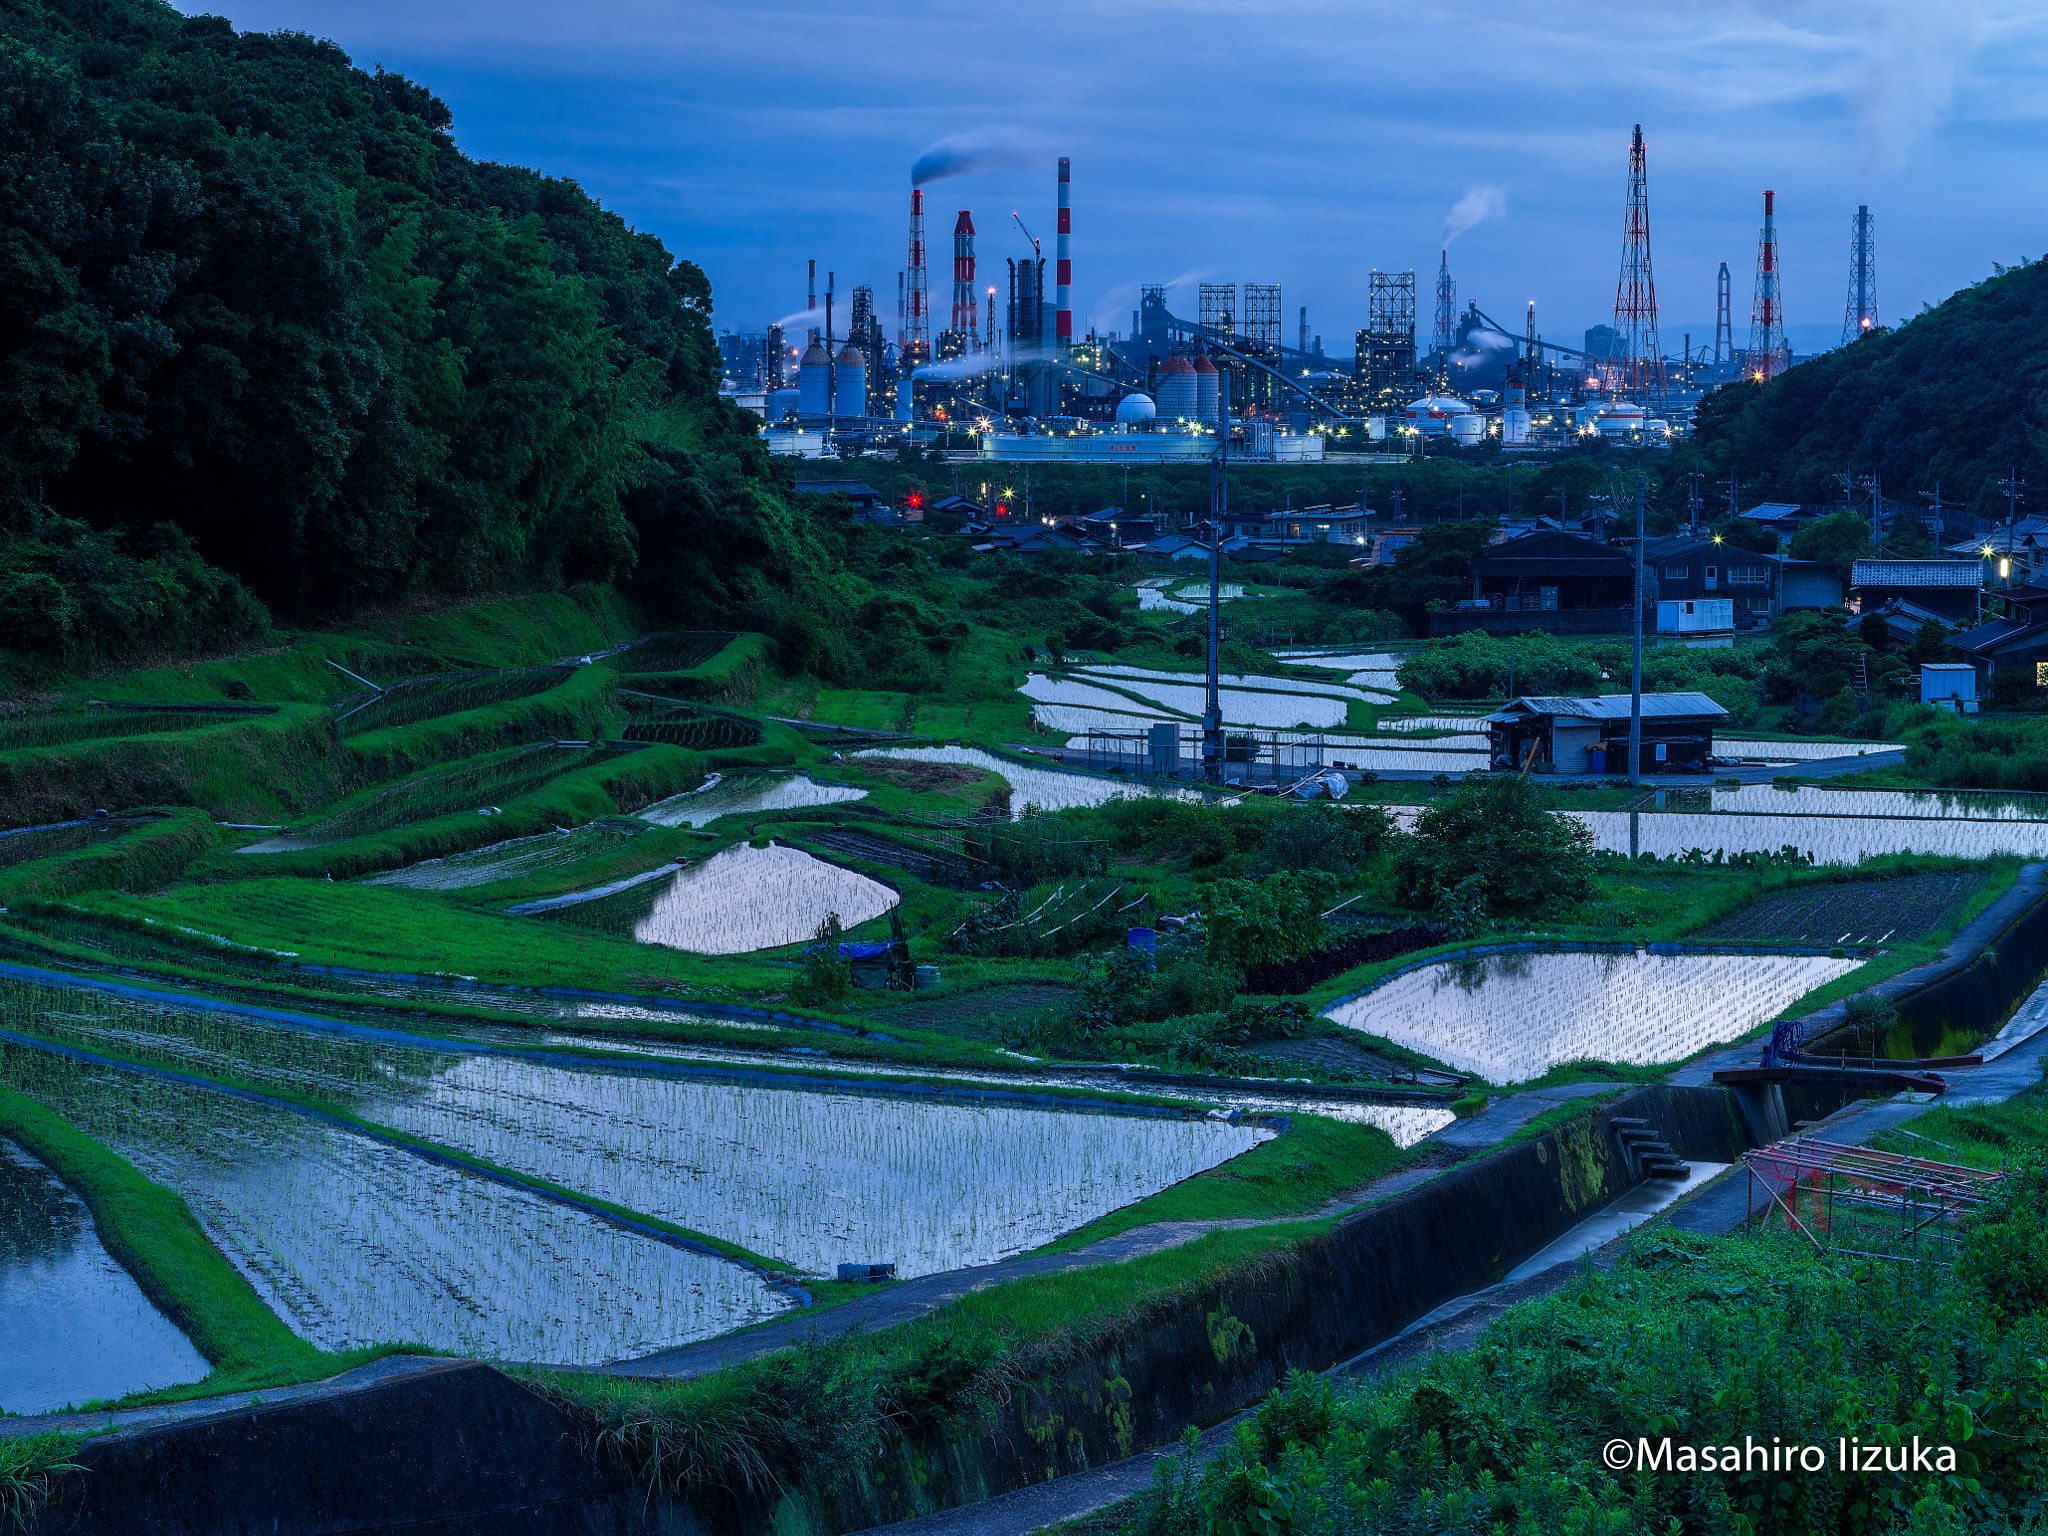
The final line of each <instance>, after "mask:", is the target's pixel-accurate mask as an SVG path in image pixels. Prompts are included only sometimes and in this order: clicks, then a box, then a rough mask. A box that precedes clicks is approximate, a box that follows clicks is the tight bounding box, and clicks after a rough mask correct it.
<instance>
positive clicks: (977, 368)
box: [911, 352, 1002, 379]
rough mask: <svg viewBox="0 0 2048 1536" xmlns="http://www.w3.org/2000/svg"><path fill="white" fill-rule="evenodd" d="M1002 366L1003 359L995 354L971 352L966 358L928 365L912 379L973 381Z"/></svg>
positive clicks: (913, 375)
mask: <svg viewBox="0 0 2048 1536" xmlns="http://www.w3.org/2000/svg"><path fill="white" fill-rule="evenodd" d="M1001 366H1002V359H1001V358H999V357H997V356H996V354H995V353H993V352H970V353H968V354H967V355H966V356H965V357H955V358H951V359H948V360H947V361H946V362H943V363H926V364H925V365H924V366H923V367H922V368H920V369H918V370H917V372H916V373H914V374H912V375H911V377H912V378H914V379H972V378H977V377H979V376H980V375H981V374H984V373H988V372H991V371H992V370H994V369H996V368H1000V367H1001Z"/></svg>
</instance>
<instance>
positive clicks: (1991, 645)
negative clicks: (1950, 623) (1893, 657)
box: [1948, 587, 2048, 691]
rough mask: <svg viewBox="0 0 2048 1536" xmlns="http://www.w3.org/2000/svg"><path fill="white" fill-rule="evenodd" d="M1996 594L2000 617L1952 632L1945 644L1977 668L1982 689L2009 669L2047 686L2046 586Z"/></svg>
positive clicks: (2047, 633) (2038, 685)
mask: <svg viewBox="0 0 2048 1536" xmlns="http://www.w3.org/2000/svg"><path fill="white" fill-rule="evenodd" d="M1999 597H2000V604H2001V606H2002V607H2003V608H2004V609H2005V612H2004V614H2003V615H2002V616H2001V617H1999V618H1995V619H1993V620H1991V621H1990V622H1989V623H1987V624H1979V625H1976V626H1974V627H1973V628H1970V629H1966V630H1964V631H1963V632H1962V633H1961V634H1958V635H1951V636H1950V637H1949V642H1948V643H1949V644H1950V645H1951V646H1953V647H1954V648H1955V649H1956V650H1958V651H1960V652H1962V654H1963V655H1964V657H1966V658H1967V659H1968V660H1969V663H1970V665H1971V666H1973V667H1975V668H1976V669H1977V676H1978V678H1979V680H1980V681H1981V682H1983V683H1984V685H1985V688H1984V690H1982V691H1988V690H1989V685H1990V682H1991V679H1992V677H1993V676H1994V675H1995V674H1997V673H1999V672H2004V671H2008V670H2016V671H2021V672H2024V673H2026V674H2027V676H2028V680H2029V681H2031V682H2032V683H2033V684H2034V685H2035V686H2037V687H2048V587H2014V588H2012V589H2011V590H2010V591H2007V592H2004V593H2001V594H2000V595H1999Z"/></svg>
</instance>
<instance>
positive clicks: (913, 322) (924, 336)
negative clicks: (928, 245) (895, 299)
mask: <svg viewBox="0 0 2048 1536" xmlns="http://www.w3.org/2000/svg"><path fill="white" fill-rule="evenodd" d="M906 265H907V266H908V267H909V293H908V299H909V311H910V312H909V316H908V319H909V325H908V330H909V332H910V335H909V337H908V339H907V340H906V341H905V343H904V348H903V354H904V355H903V364H904V368H905V371H908V370H910V369H913V368H916V367H917V366H919V365H920V364H922V363H928V362H930V361H931V360H932V330H931V310H930V307H929V304H928V294H927V289H926V285H925V269H924V193H922V192H918V191H913V192H912V193H911V194H910V260H909V262H908V263H906Z"/></svg>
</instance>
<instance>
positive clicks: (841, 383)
mask: <svg viewBox="0 0 2048 1536" xmlns="http://www.w3.org/2000/svg"><path fill="white" fill-rule="evenodd" d="M832 395H833V403H832V414H833V416H834V417H836V418H837V419H839V420H842V421H844V420H847V419H852V420H855V421H858V420H862V419H864V418H865V417H866V416H867V413H868V360H867V358H865V357H864V356H862V355H861V351H860V348H858V347H856V346H854V345H852V344H851V343H848V344H847V345H846V346H843V347H841V348H840V349H839V360H838V362H837V363H836V365H835V366H834V369H833V380H832Z"/></svg>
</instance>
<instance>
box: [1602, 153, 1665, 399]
mask: <svg viewBox="0 0 2048 1536" xmlns="http://www.w3.org/2000/svg"><path fill="white" fill-rule="evenodd" d="M1614 329H1615V330H1616V331H1617V332H1619V333H1620V340H1619V341H1618V342H1617V343H1616V345H1615V353H1614V360H1613V362H1612V363H1610V364H1609V365H1608V368H1607V387H1608V390H1609V391H1610V392H1611V393H1613V394H1616V395H1634V396H1636V397H1637V398H1638V399H1642V400H1659V399H1662V398H1663V395H1664V349H1663V347H1662V345H1661V344H1660V343H1659V342H1658V339H1657V279H1656V278H1655V276H1653V275H1652V273H1651V270H1650V187H1649V178H1648V176H1647V174H1646V172H1645V170H1644V162H1643V125H1642V124H1641V123H1637V124H1636V131H1635V136H1634V137H1633V138H1632V139H1630V140H1629V146H1628V212H1627V213H1626V215H1624V217H1623V219H1622V226H1621V278H1620V281H1618V282H1617V283H1616V284H1615V285H1614Z"/></svg>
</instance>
